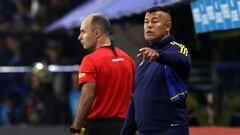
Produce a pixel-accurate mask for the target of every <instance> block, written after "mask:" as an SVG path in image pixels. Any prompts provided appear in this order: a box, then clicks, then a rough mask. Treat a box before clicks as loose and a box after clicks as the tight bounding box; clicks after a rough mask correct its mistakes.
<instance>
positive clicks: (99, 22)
mask: <svg viewBox="0 0 240 135" xmlns="http://www.w3.org/2000/svg"><path fill="white" fill-rule="evenodd" d="M97 26H100V27H101V28H102V30H103V32H106V33H107V34H110V33H111V24H110V22H109V20H108V19H107V18H106V17H105V16H104V15H101V14H95V15H93V17H92V21H91V27H92V28H96V27H97Z"/></svg>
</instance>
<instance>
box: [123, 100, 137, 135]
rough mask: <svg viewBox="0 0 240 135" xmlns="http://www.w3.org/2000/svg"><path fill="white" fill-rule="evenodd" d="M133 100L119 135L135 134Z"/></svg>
mask: <svg viewBox="0 0 240 135" xmlns="http://www.w3.org/2000/svg"><path fill="white" fill-rule="evenodd" d="M134 108H135V107H134V99H132V101H131V104H130V106H129V109H128V114H127V117H126V118H125V122H124V125H123V128H122V130H121V134H120V135H134V134H135V132H136V123H135V109H134Z"/></svg>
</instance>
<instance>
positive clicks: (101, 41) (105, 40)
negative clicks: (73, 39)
mask: <svg viewBox="0 0 240 135" xmlns="http://www.w3.org/2000/svg"><path fill="white" fill-rule="evenodd" d="M110 45H111V40H110V38H109V37H101V38H99V40H98V41H97V45H96V49H97V48H99V47H103V46H110Z"/></svg>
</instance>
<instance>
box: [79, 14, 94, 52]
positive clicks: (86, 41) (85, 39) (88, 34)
mask: <svg viewBox="0 0 240 135" xmlns="http://www.w3.org/2000/svg"><path fill="white" fill-rule="evenodd" d="M91 20H92V17H87V18H86V19H85V20H84V21H83V22H82V25H81V27H80V34H79V36H78V40H79V41H80V42H81V44H82V45H83V48H84V49H87V50H95V49H96V43H97V38H96V34H95V32H94V30H92V29H91Z"/></svg>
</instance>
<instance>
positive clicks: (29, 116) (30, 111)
mask: <svg viewBox="0 0 240 135" xmlns="http://www.w3.org/2000/svg"><path fill="white" fill-rule="evenodd" d="M30 84H31V86H30V88H31V91H30V94H29V97H28V98H27V101H26V103H25V107H24V111H23V112H24V113H23V118H24V121H25V122H27V123H28V124H56V123H57V119H58V117H56V113H58V112H56V110H57V107H56V103H55V98H54V95H53V90H52V88H51V85H50V84H49V83H48V82H43V81H42V80H41V78H40V76H39V74H32V75H31V82H30Z"/></svg>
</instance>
